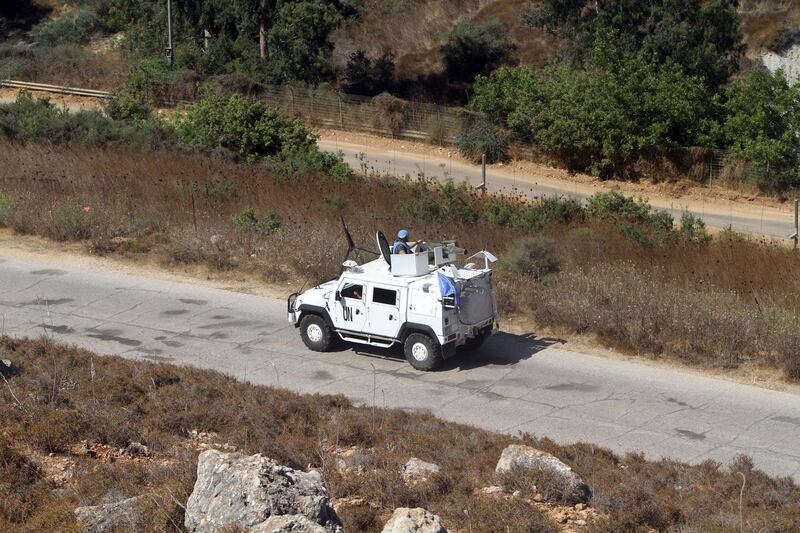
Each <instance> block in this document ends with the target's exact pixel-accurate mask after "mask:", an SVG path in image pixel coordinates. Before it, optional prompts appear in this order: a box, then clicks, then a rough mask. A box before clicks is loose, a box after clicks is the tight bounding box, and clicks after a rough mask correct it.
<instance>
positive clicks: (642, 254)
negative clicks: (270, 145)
mask: <svg viewBox="0 0 800 533" xmlns="http://www.w3.org/2000/svg"><path fill="white" fill-rule="evenodd" d="M279 170H280V169H270V168H267V167H266V166H264V165H263V164H252V165H240V164H235V163H233V162H230V161H224V160H216V159H211V158H208V157H204V156H200V155H196V154H184V153H169V152H159V151H155V152H140V151H133V150H127V149H113V148H92V149H87V148H83V147H80V146H70V147H48V146H37V145H19V144H10V143H4V144H2V146H0V193H3V194H4V195H5V197H6V199H5V205H6V207H5V208H4V207H3V204H4V201H3V198H2V197H0V223H5V224H7V225H8V226H10V227H12V228H13V229H14V230H16V231H18V232H21V233H30V234H36V235H43V236H47V237H51V238H53V239H57V240H83V241H86V242H87V243H88V246H89V249H90V250H91V251H92V252H94V253H99V254H104V253H118V254H122V255H129V256H137V255H138V256H141V255H143V254H150V255H151V256H154V257H157V258H159V259H160V260H161V261H162V262H164V263H165V264H167V265H174V264H176V263H180V264H204V265H208V266H210V267H211V268H213V269H217V270H231V269H235V270H237V271H244V272H251V273H257V274H258V275H260V276H261V277H262V278H263V279H264V281H266V282H269V283H272V282H281V283H283V284H284V286H286V284H288V283H290V282H297V283H296V284H297V285H300V284H301V283H302V282H303V281H305V280H308V281H309V282H315V281H319V280H322V279H325V278H327V277H330V276H333V275H334V274H335V273H336V271H337V265H339V263H340V262H341V260H342V258H343V256H344V242H343V238H342V236H341V230H340V223H339V217H340V216H343V217H344V218H345V219H346V220H347V221H348V224H349V226H350V228H351V230H352V231H353V233H354V235H355V237H356V240H357V241H358V242H359V243H360V244H361V245H362V246H366V247H371V246H372V245H371V243H372V242H373V235H374V231H375V230H377V229H382V230H384V231H385V232H388V233H392V232H394V231H395V229H396V228H399V227H409V228H410V229H411V231H412V233H413V234H415V235H417V236H420V237H423V238H428V239H431V238H453V239H458V240H459V241H460V242H461V243H462V244H464V245H465V246H466V247H467V248H468V249H472V250H476V249H483V248H485V247H488V248H490V249H492V250H494V251H496V252H497V253H499V255H500V256H501V257H506V259H507V260H506V261H505V262H504V264H502V265H501V268H500V271H499V272H498V273H497V277H496V279H497V283H498V287H499V291H500V296H499V303H500V305H501V307H502V312H503V314H504V315H505V316H509V315H527V316H531V317H533V318H535V320H536V321H537V322H538V323H539V324H540V325H542V326H551V327H555V328H557V329H561V330H562V332H566V333H568V332H580V333H593V334H596V335H598V336H599V337H600V338H601V339H602V340H604V341H606V342H609V343H612V344H616V345H619V346H622V347H624V348H626V349H628V350H629V351H632V352H635V353H639V354H642V355H645V356H651V357H668V358H679V359H681V360H683V361H685V362H687V363H689V364H693V365H698V366H715V367H724V368H735V367H737V366H739V365H740V364H742V363H749V364H751V365H756V366H761V367H765V368H780V369H782V370H783V371H784V372H785V374H786V376H787V377H788V378H789V379H798V378H800V324H798V320H799V319H798V311H800V309H799V308H798V305H799V304H798V303H797V302H798V301H800V299H798V295H800V280H798V278H797V276H795V275H794V272H795V271H796V264H797V255H796V254H794V253H793V252H792V251H791V250H789V249H786V248H784V247H782V246H779V245H775V244H771V243H768V242H760V241H757V240H750V239H745V238H743V237H740V236H737V235H736V234H733V233H729V232H726V233H723V235H722V236H720V237H718V238H715V239H713V240H711V241H710V242H706V240H705V239H700V240H699V241H698V240H697V239H693V238H686V237H684V236H682V234H681V233H680V232H675V233H672V234H670V235H667V236H666V237H663V236H662V237H659V236H658V235H655V236H653V235H649V233H648V232H652V230H651V229H648V228H647V227H644V229H642V228H643V227H642V226H638V225H636V224H632V223H628V222H625V221H621V220H618V219H617V218H614V217H606V218H598V217H596V216H593V217H590V216H589V215H587V214H586V212H585V211H581V210H578V211H574V206H573V208H571V209H573V211H569V209H570V208H569V205H568V204H565V205H564V206H565V209H566V214H565V215H564V216H562V217H561V218H559V216H560V215H557V214H553V213H551V214H550V215H548V216H550V218H549V219H548V220H546V221H545V226H544V228H543V229H538V230H537V229H536V228H535V227H534V226H535V224H534V225H530V226H529V227H528V228H527V229H523V228H520V227H519V226H513V225H501V222H499V221H498V218H499V215H497V213H496V212H495V211H493V209H492V206H494V208H497V206H498V205H500V206H501V207H502V206H506V207H508V206H511V208H513V207H514V206H521V205H523V204H521V203H520V201H519V200H516V199H505V200H498V199H497V198H496V197H492V196H488V197H487V196H482V195H480V194H479V193H476V192H472V191H466V190H459V189H457V188H456V189H451V190H449V191H448V190H445V188H441V187H440V188H431V187H430V186H426V185H425V184H423V183H417V182H410V181H401V180H397V179H394V178H387V177H371V178H363V179H362V178H347V179H342V180H335V179H333V178H330V177H327V176H323V175H317V174H313V173H302V174H297V173H295V174H289V175H287V174H285V172H284V170H281V171H280V172H278V171H279ZM558 205H560V204H558ZM84 208H89V209H88V212H87V211H84ZM248 209H252V211H247V210H248ZM504 209H505V207H504ZM4 211H5V213H4ZM492 213H494V214H492ZM570 213H571V214H570ZM531 231H538V237H535V239H540V240H544V241H549V243H550V244H549V245H545V246H538V245H534V246H531V245H530V243H529V241H526V240H525V239H526V238H527V237H526V235H528V236H529V235H530V232H531ZM659 239H660V240H661V241H663V242H660V241H659ZM287 251H290V252H291V253H287ZM275 257H282V258H284V259H283V260H281V261H280V262H277V263H276V261H275V259H274V258H275ZM362 259H365V260H368V259H371V257H370V256H369V255H364V256H363V257H362Z"/></svg>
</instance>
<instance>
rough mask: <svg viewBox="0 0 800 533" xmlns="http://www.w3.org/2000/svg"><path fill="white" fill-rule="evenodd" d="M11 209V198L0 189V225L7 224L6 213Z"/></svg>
mask: <svg viewBox="0 0 800 533" xmlns="http://www.w3.org/2000/svg"><path fill="white" fill-rule="evenodd" d="M10 211H11V198H9V197H8V195H7V194H6V193H4V192H3V191H0V227H4V226H6V225H7V223H8V222H7V220H8V214H9V212H10Z"/></svg>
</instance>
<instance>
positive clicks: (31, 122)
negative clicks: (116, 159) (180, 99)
mask: <svg viewBox="0 0 800 533" xmlns="http://www.w3.org/2000/svg"><path fill="white" fill-rule="evenodd" d="M161 129H162V125H161V123H160V122H158V121H155V120H149V121H143V120H137V121H125V120H114V119H112V118H109V117H108V116H106V115H104V114H103V113H101V112H100V111H97V110H85V111H79V112H77V113H70V112H69V111H68V110H67V109H65V108H57V107H55V106H53V105H52V104H50V103H49V101H48V100H46V99H39V100H34V99H33V98H32V97H31V96H30V95H29V94H27V93H20V95H19V96H18V97H17V99H16V101H14V102H13V103H11V104H5V105H0V133H2V134H3V135H5V136H7V137H10V138H13V139H17V140H21V141H32V142H43V143H71V142H74V143H81V144H88V145H103V144H110V143H115V142H119V141H125V142H126V143H128V144H131V145H133V146H143V145H146V144H148V143H150V142H151V141H152V140H153V138H154V137H155V136H156V134H157V133H159V132H160V130H161Z"/></svg>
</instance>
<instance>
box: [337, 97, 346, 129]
mask: <svg viewBox="0 0 800 533" xmlns="http://www.w3.org/2000/svg"><path fill="white" fill-rule="evenodd" d="M336 96H337V98H338V99H339V127H340V128H341V129H344V111H343V110H342V93H340V92H337V93H336Z"/></svg>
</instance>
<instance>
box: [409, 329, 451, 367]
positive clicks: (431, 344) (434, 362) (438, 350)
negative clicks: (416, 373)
mask: <svg viewBox="0 0 800 533" xmlns="http://www.w3.org/2000/svg"><path fill="white" fill-rule="evenodd" d="M403 351H404V352H405V354H406V360H407V361H408V362H409V363H410V364H411V366H413V367H414V368H416V369H417V370H433V369H434V368H436V367H437V366H438V365H439V363H441V362H442V347H441V346H439V343H438V342H436V341H435V340H434V339H432V338H430V336H428V335H426V334H424V333H412V334H411V335H409V336H408V337H407V338H406V342H405V343H404V344H403Z"/></svg>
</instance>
